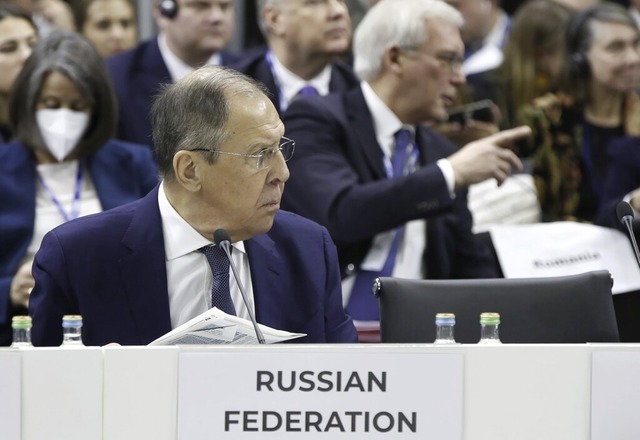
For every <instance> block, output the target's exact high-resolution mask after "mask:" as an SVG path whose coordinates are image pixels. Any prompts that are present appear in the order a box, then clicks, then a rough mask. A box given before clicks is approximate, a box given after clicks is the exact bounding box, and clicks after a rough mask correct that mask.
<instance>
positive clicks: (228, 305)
mask: <svg viewBox="0 0 640 440" xmlns="http://www.w3.org/2000/svg"><path fill="white" fill-rule="evenodd" d="M231 249H232V250H233V248H231ZM198 251H199V252H202V253H203V254H204V255H205V256H206V257H207V261H208V262H209V266H210V267H211V273H212V274H213V283H212V284H211V307H217V308H218V309H220V310H222V311H223V312H225V313H228V314H229V315H235V314H236V308H235V307H234V306H233V301H232V300H231V292H230V291H229V258H227V254H226V253H225V252H224V250H223V249H222V248H221V247H220V246H214V245H209V246H204V247H201V248H200V249H198Z"/></svg>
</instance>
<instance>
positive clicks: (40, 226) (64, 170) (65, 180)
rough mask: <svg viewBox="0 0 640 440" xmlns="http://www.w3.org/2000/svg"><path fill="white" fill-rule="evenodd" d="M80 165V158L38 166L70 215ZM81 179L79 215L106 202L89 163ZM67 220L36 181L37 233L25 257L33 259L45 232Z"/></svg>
mask: <svg viewBox="0 0 640 440" xmlns="http://www.w3.org/2000/svg"><path fill="white" fill-rule="evenodd" d="M79 165H80V162H79V161H78V160H73V161H69V162H59V163H49V164H40V165H38V166H37V173H38V174H39V175H40V178H41V179H42V180H43V181H44V183H45V185H47V187H48V188H49V190H50V191H51V193H52V194H53V195H54V196H55V197H56V199H57V200H58V202H59V203H60V206H61V207H62V209H63V210H64V211H65V212H66V213H67V215H69V214H71V212H72V211H73V205H74V198H75V190H76V183H77V176H78V166H79ZM80 183H81V185H82V186H81V187H80V197H79V199H78V200H77V201H76V202H75V203H77V204H78V217H82V216H85V215H89V214H95V213H98V212H101V211H102V204H101V203H100V199H99V198H98V193H97V192H96V188H95V186H94V185H93V180H92V179H91V175H90V174H89V170H88V169H87V168H86V167H85V168H84V170H83V173H82V181H81V182H80ZM64 222H65V219H64V217H63V216H62V214H61V213H60V211H59V210H58V207H57V206H56V204H55V202H54V201H53V200H52V198H51V196H50V195H49V194H48V193H47V192H46V191H45V190H44V188H43V187H42V185H41V184H40V183H38V184H37V185H36V216H35V223H34V225H33V237H32V238H31V243H30V244H29V248H28V249H27V254H26V255H25V258H24V260H23V261H27V260H31V259H33V256H34V255H35V253H36V252H37V251H38V249H39V248H40V243H42V239H43V238H44V236H45V234H46V233H47V232H49V231H50V230H52V229H53V228H55V227H56V226H60V225H61V224H63V223H64Z"/></svg>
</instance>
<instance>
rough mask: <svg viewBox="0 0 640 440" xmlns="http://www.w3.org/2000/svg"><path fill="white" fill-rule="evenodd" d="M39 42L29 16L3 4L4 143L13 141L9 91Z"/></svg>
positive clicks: (0, 103)
mask: <svg viewBox="0 0 640 440" xmlns="http://www.w3.org/2000/svg"><path fill="white" fill-rule="evenodd" d="M37 41H38V32H37V29H36V26H35V25H34V24H33V21H31V17H30V16H29V14H28V13H27V12H26V11H25V10H23V9H20V8H19V7H17V6H15V5H12V4H3V3H0V72H2V75H0V143H3V142H7V141H9V140H11V138H12V137H13V135H12V133H11V129H10V128H9V114H8V110H7V107H8V105H9V104H8V103H9V91H10V90H11V86H13V82H14V81H15V79H16V77H17V76H18V73H20V70H21V69H22V66H23V65H24V62H25V61H26V59H27V58H29V55H31V50H32V48H33V46H34V45H35V44H36V42H37Z"/></svg>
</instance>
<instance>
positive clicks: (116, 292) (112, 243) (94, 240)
mask: <svg viewBox="0 0 640 440" xmlns="http://www.w3.org/2000/svg"><path fill="white" fill-rule="evenodd" d="M245 249H246V251H247V254H248V255H249V263H250V265H251V279H252V283H253V291H254V299H255V310H256V315H257V316H256V319H257V321H258V322H260V323H261V324H265V325H268V326H271V327H275V328H278V329H283V330H287V331H291V332H302V333H307V335H308V336H307V337H305V338H301V339H297V340H295V342H356V341H357V336H356V332H355V328H354V326H353V323H352V321H351V318H349V317H348V316H347V315H346V314H345V313H344V312H343V310H342V302H341V301H342V299H341V288H340V287H341V286H340V274H339V272H338V264H337V257H336V251H335V246H334V245H333V243H332V242H331V238H330V237H329V234H328V233H327V231H326V230H325V229H324V228H321V227H320V226H318V225H316V224H315V223H312V222H310V221H308V220H305V219H303V218H301V217H298V216H296V215H294V214H291V213H287V212H279V213H278V214H277V215H276V218H275V222H274V225H273V227H272V229H271V230H270V231H269V232H268V233H266V234H262V235H258V236H255V237H253V238H252V239H250V240H247V241H245ZM34 277H35V279H36V287H35V288H34V290H33V292H32V294H31V299H30V303H29V308H30V310H29V311H30V313H31V315H32V316H33V329H32V340H33V342H34V344H36V345H58V344H60V343H61V341H62V330H61V325H60V322H61V319H62V316H63V315H64V314H68V313H74V314H75V313H78V314H80V315H82V317H83V330H82V333H83V340H84V343H85V344H86V345H104V344H107V343H110V342H118V343H120V344H123V345H145V344H148V343H149V342H151V341H153V340H154V339H156V338H158V337H160V336H162V335H163V334H165V333H167V332H168V331H170V330H171V318H170V314H169V297H168V291H167V273H166V265H165V254H164V239H163V234H162V220H161V217H160V210H159V208H158V191H157V189H155V190H154V191H152V192H151V193H149V195H147V196H146V197H144V198H143V199H141V200H139V201H136V202H133V203H131V204H129V205H126V206H123V207H120V208H117V209H114V210H111V211H108V212H104V213H101V214H97V215H94V216H87V217H83V218H80V219H77V220H74V221H71V222H68V223H66V224H64V225H62V226H60V227H58V228H56V229H54V230H53V231H51V232H50V233H49V234H47V235H46V236H45V238H44V240H43V243H42V246H41V247H40V250H39V251H38V253H37V254H36V258H35V264H34Z"/></svg>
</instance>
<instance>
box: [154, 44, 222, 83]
mask: <svg viewBox="0 0 640 440" xmlns="http://www.w3.org/2000/svg"><path fill="white" fill-rule="evenodd" d="M158 47H159V48H160V55H162V59H163V60H164V63H165V64H166V65H167V70H169V75H171V79H172V80H173V82H176V81H179V80H181V79H182V78H184V77H185V76H187V75H188V74H190V73H191V72H193V71H194V70H196V69H195V68H193V67H191V66H190V65H188V64H187V63H185V62H184V61H182V60H181V59H180V58H178V57H177V56H176V54H174V53H173V52H171V49H169V46H168V45H167V37H166V35H164V34H162V33H160V34H158ZM221 62H222V60H221V57H220V54H219V53H218V52H216V53H214V54H213V55H211V58H209V59H208V60H207V62H206V63H205V65H206V66H218V65H220V63H221Z"/></svg>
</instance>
